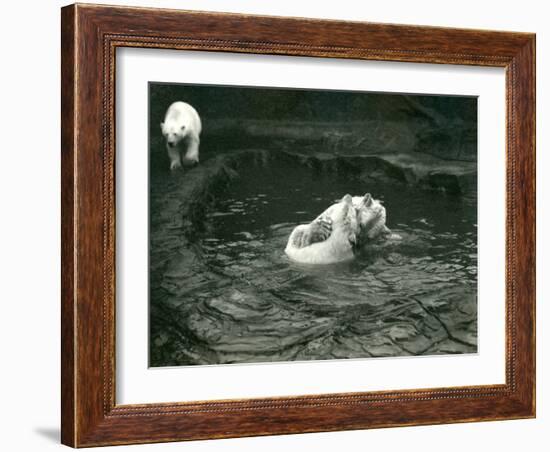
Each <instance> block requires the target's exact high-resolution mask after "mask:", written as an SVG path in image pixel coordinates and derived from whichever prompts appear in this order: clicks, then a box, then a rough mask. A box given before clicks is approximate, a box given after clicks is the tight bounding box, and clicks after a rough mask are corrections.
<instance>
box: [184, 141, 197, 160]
mask: <svg viewBox="0 0 550 452" xmlns="http://www.w3.org/2000/svg"><path fill="white" fill-rule="evenodd" d="M199 145H200V139H199V137H198V136H196V135H195V136H192V137H190V138H189V142H188V145H187V152H186V153H185V159H186V160H189V161H192V162H196V163H198V162H199Z"/></svg>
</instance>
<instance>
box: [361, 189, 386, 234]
mask: <svg viewBox="0 0 550 452" xmlns="http://www.w3.org/2000/svg"><path fill="white" fill-rule="evenodd" d="M353 206H354V207H355V209H356V211H357V221H358V223H359V227H360V230H361V236H362V237H363V238H367V239H374V238H376V237H379V236H381V235H382V234H387V233H389V232H390V231H389V229H388V228H387V227H386V208H385V207H384V206H383V205H382V203H381V202H380V201H379V200H377V199H373V197H372V196H371V194H370V193H367V194H366V195H365V196H354V197H353Z"/></svg>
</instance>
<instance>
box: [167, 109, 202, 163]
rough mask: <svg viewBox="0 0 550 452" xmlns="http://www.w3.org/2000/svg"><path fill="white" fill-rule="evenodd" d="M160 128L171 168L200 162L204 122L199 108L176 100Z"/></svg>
mask: <svg viewBox="0 0 550 452" xmlns="http://www.w3.org/2000/svg"><path fill="white" fill-rule="evenodd" d="M160 128H161V130H162V134H163V135H164V139H165V140H166V150H167V151H168V157H170V169H171V170H175V169H178V168H181V167H182V165H186V166H187V165H195V164H196V163H198V162H199V144H200V138H199V137H200V133H201V130H202V124H201V118H200V117H199V114H198V113H197V110H195V109H194V108H193V107H192V106H191V105H189V104H188V103H185V102H174V103H173V104H172V105H170V107H168V110H166V115H165V117H164V122H162V123H161V124H160Z"/></svg>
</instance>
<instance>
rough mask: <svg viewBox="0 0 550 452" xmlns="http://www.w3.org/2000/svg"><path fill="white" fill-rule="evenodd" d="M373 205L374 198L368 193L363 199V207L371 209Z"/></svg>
mask: <svg viewBox="0 0 550 452" xmlns="http://www.w3.org/2000/svg"><path fill="white" fill-rule="evenodd" d="M371 204H372V196H371V195H370V193H367V194H366V195H365V196H363V199H362V200H361V205H363V206H365V207H370V206H371Z"/></svg>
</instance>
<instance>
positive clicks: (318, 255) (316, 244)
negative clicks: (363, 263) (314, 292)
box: [285, 193, 391, 264]
mask: <svg viewBox="0 0 550 452" xmlns="http://www.w3.org/2000/svg"><path fill="white" fill-rule="evenodd" d="M390 235H391V231H390V230H389V229H388V228H387V227H386V209H385V208H384V206H383V205H382V204H381V203H380V201H378V200H375V199H373V198H372V196H371V195H370V194H369V193H367V194H366V195H365V196H353V197H352V196H350V195H346V196H344V197H343V198H342V200H341V201H340V202H338V203H336V204H333V205H332V206H330V207H329V208H328V209H327V210H325V211H324V212H323V213H322V214H321V215H319V216H318V217H317V218H316V219H315V220H313V221H312V222H311V223H309V224H304V225H300V226H297V227H296V228H294V230H293V231H292V233H291V234H290V237H289V239H288V242H287V245H286V248H285V253H286V254H287V255H288V257H290V259H292V260H294V261H296V262H301V263H306V264H332V263H336V262H344V261H347V260H351V259H353V257H354V249H355V248H356V247H357V246H358V245H362V244H364V243H366V242H367V241H369V240H375V239H377V238H380V237H388V236H390Z"/></svg>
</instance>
